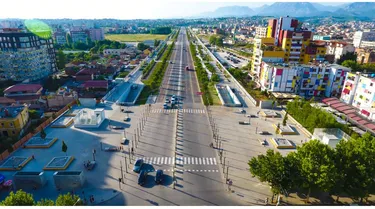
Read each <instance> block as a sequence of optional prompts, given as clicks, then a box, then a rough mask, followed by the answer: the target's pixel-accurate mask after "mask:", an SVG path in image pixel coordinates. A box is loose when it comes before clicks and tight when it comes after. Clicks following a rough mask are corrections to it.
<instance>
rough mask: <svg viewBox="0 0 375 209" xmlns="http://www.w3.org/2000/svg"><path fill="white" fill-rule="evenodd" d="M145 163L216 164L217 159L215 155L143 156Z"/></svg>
mask: <svg viewBox="0 0 375 209" xmlns="http://www.w3.org/2000/svg"><path fill="white" fill-rule="evenodd" d="M136 159H137V160H138V159H143V161H144V163H147V164H153V165H173V164H174V163H177V164H180V165H216V164H217V163H216V159H215V158H213V157H177V158H176V159H175V158H174V157H141V158H136Z"/></svg>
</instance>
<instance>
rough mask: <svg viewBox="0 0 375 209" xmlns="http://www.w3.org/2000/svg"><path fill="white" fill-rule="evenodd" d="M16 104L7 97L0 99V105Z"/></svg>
mask: <svg viewBox="0 0 375 209" xmlns="http://www.w3.org/2000/svg"><path fill="white" fill-rule="evenodd" d="M8 103H16V100H14V99H10V98H7V97H0V104H8Z"/></svg>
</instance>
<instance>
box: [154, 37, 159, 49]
mask: <svg viewBox="0 0 375 209" xmlns="http://www.w3.org/2000/svg"><path fill="white" fill-rule="evenodd" d="M159 44H160V40H157V39H155V40H154V47H155V48H156V47H158V46H159Z"/></svg>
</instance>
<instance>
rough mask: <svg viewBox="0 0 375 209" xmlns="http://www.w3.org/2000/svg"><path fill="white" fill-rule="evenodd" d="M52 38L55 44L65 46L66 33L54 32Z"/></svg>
mask: <svg viewBox="0 0 375 209" xmlns="http://www.w3.org/2000/svg"><path fill="white" fill-rule="evenodd" d="M53 38H54V41H55V43H56V44H59V45H64V44H66V43H67V42H66V33H65V32H63V31H56V32H55V33H54V34H53Z"/></svg>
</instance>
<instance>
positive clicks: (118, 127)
mask: <svg viewBox="0 0 375 209" xmlns="http://www.w3.org/2000/svg"><path fill="white" fill-rule="evenodd" d="M123 128H124V127H122V126H112V129H123Z"/></svg>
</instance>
